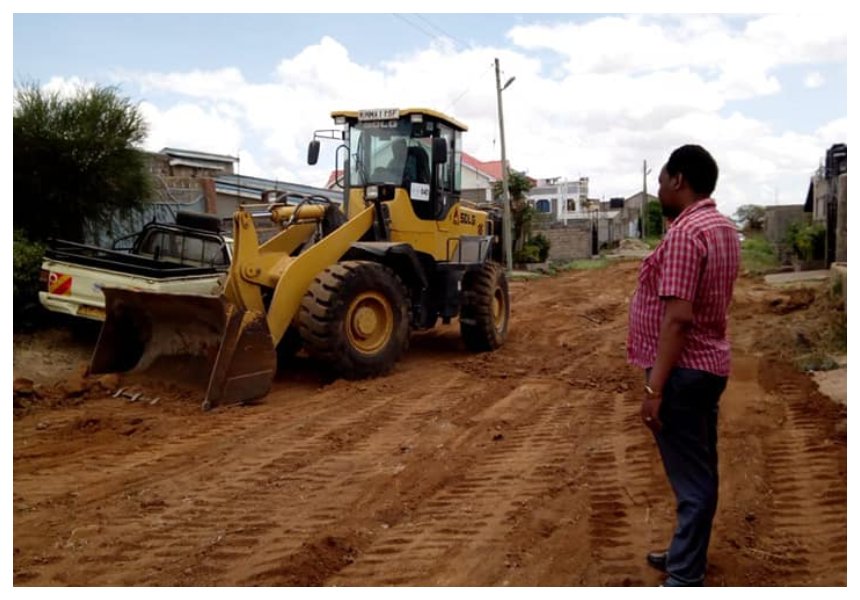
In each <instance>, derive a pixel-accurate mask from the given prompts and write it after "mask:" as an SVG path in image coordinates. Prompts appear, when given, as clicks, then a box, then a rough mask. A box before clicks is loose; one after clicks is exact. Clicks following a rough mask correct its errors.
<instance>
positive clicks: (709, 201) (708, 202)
mask: <svg viewBox="0 0 860 600" xmlns="http://www.w3.org/2000/svg"><path fill="white" fill-rule="evenodd" d="M716 207H717V203H716V202H715V201H714V199H713V198H705V199H704V200H696V201H695V202H693V203H692V204H691V205H690V206H688V207H687V208H685V209H684V210H682V211H681V214H679V215H678V216H677V217H675V220H674V221H672V227H675V226H676V225H678V223H679V222H680V221H681V220H683V219H685V218H686V217H688V216H690V215H691V214H692V213H694V212H696V211H698V210H704V209H706V208H716Z"/></svg>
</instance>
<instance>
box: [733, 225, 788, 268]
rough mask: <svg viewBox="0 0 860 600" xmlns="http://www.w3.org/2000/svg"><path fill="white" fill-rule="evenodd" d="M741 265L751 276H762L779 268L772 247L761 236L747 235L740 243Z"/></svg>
mask: <svg viewBox="0 0 860 600" xmlns="http://www.w3.org/2000/svg"><path fill="white" fill-rule="evenodd" d="M741 264H742V265H743V268H744V269H745V270H746V271H747V272H749V273H753V274H764V273H767V272H769V271H775V270H777V269H778V268H779V259H778V258H777V256H776V253H775V252H774V250H773V246H772V245H771V243H770V242H768V241H767V238H765V237H764V235H762V234H753V233H749V234H748V235H747V236H746V239H744V241H743V242H741Z"/></svg>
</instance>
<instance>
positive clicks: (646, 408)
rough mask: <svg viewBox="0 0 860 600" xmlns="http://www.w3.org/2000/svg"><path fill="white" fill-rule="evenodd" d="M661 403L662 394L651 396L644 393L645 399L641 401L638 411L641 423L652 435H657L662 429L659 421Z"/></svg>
mask: <svg viewBox="0 0 860 600" xmlns="http://www.w3.org/2000/svg"><path fill="white" fill-rule="evenodd" d="M661 402H663V396H662V394H654V395H651V394H649V393H648V392H645V398H643V400H642V408H641V409H640V414H641V416H642V422H643V423H644V424H645V426H646V427H647V428H648V429H650V430H651V431H653V432H654V433H658V432H659V431H660V430H661V429H662V428H663V423H662V422H661V421H660V403H661Z"/></svg>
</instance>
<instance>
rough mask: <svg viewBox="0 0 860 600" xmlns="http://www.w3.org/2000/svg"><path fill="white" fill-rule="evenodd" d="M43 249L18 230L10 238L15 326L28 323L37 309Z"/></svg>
mask: <svg viewBox="0 0 860 600" xmlns="http://www.w3.org/2000/svg"><path fill="white" fill-rule="evenodd" d="M44 254H45V247H44V246H43V245H41V244H39V243H37V242H31V241H30V240H28V239H27V236H26V235H24V232H23V231H21V230H20V229H16V230H15V231H14V233H13V238H12V312H13V316H14V322H15V325H16V326H19V325H23V324H24V322H25V321H27V322H29V321H30V320H31V319H32V318H33V317H34V315H35V314H36V313H37V310H38V307H39V271H40V269H41V266H42V257H43V256H44Z"/></svg>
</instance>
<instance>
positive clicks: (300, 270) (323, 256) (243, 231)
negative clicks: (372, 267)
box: [225, 206, 374, 347]
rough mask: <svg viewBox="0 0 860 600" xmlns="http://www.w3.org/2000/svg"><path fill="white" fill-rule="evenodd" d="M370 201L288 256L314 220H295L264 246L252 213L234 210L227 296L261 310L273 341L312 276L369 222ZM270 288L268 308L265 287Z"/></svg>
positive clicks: (280, 334) (283, 330) (331, 261)
mask: <svg viewBox="0 0 860 600" xmlns="http://www.w3.org/2000/svg"><path fill="white" fill-rule="evenodd" d="M373 218H374V208H373V206H369V207H367V208H365V209H364V210H362V211H361V212H359V213H358V214H357V215H355V216H354V217H353V218H351V219H350V220H349V221H347V222H346V223H345V224H343V225H342V226H341V227H339V228H338V229H336V230H334V231H333V232H331V233H330V234H328V235H327V236H326V237H324V238H323V239H321V240H320V241H319V242H317V243H316V244H314V245H313V246H311V247H310V248H308V249H307V250H305V251H303V252H302V253H301V254H299V255H298V256H290V253H291V252H292V251H293V250H295V248H297V247H298V246H299V245H300V244H302V243H304V242H305V241H306V240H307V238H308V237H309V235H310V234H311V233H312V232H313V225H312V224H301V223H300V224H295V225H291V226H290V227H289V228H287V229H286V230H284V231H283V232H281V233H279V234H278V235H277V236H275V237H274V238H272V239H271V240H269V241H268V242H267V243H266V244H264V245H262V246H258V245H257V235H256V230H255V229H254V224H253V221H252V219H251V216H250V215H249V214H247V213H239V214H237V215H236V216H235V217H234V219H235V227H234V259H233V265H232V267H231V271H230V277H229V279H228V282H227V286H226V289H225V295H226V296H227V300H228V301H230V302H232V303H233V304H236V305H237V306H238V307H240V308H242V309H245V310H251V311H256V312H259V313H263V314H265V315H266V321H267V323H268V327H269V334H270V335H271V337H272V344H273V345H274V346H276V347H277V345H278V343H279V342H280V341H281V338H283V336H284V334H285V333H286V331H287V328H288V327H289V326H290V323H291V322H292V320H293V317H295V315H296V312H297V311H298V309H299V306H300V305H301V301H302V297H304V295H305V293H306V292H307V290H308V287H310V285H311V283H312V282H313V280H314V278H315V277H316V276H317V275H318V274H319V273H320V272H322V271H324V270H325V269H326V268H328V267H329V266H331V265H332V264H334V263H336V262H337V261H338V260H339V259H340V258H341V257H342V256H343V255H344V254H345V253H346V251H347V250H349V247H350V246H351V245H352V244H353V243H355V242H357V241H358V240H359V239H361V238H362V236H364V234H365V233H367V231H368V230H369V229H370V228H371V226H372V225H373ZM265 288H273V289H274V293H273V295H272V299H271V301H270V302H269V307H268V310H266V309H265V306H264V303H263V294H262V292H263V290H264V289H265Z"/></svg>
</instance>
